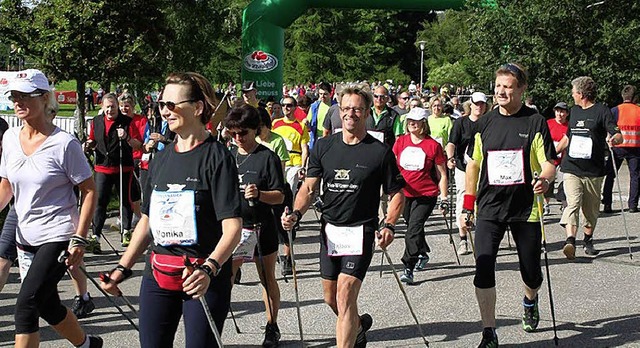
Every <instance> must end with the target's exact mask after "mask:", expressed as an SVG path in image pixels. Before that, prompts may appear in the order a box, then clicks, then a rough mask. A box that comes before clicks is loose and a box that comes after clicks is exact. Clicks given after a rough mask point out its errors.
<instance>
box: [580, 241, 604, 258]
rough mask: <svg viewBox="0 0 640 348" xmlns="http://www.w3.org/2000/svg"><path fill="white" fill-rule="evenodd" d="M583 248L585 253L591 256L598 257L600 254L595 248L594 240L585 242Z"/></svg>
mask: <svg viewBox="0 0 640 348" xmlns="http://www.w3.org/2000/svg"><path fill="white" fill-rule="evenodd" d="M583 248H584V253H585V254H587V255H589V256H596V255H598V254H600V250H597V249H596V248H594V247H593V239H589V240H588V241H585V242H584V247H583Z"/></svg>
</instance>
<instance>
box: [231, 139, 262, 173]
mask: <svg viewBox="0 0 640 348" xmlns="http://www.w3.org/2000/svg"><path fill="white" fill-rule="evenodd" d="M257 148H258V144H255V145H254V146H253V148H252V149H251V151H248V154H247V155H246V156H247V157H245V158H244V159H243V160H242V162H238V155H240V148H238V150H237V151H236V167H237V168H238V169H240V166H241V165H243V164H244V162H246V161H247V160H248V159H249V157H251V155H253V152H254V151H255V150H256V149H257ZM242 156H244V155H242Z"/></svg>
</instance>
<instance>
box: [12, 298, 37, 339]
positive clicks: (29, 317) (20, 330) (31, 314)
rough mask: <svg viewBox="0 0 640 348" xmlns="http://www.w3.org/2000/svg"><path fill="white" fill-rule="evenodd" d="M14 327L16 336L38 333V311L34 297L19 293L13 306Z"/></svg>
mask: <svg viewBox="0 0 640 348" xmlns="http://www.w3.org/2000/svg"><path fill="white" fill-rule="evenodd" d="M15 326H16V333H17V334H30V333H34V332H37V331H38V328H39V327H38V310H37V306H36V303H35V295H34V294H32V293H28V294H27V293H22V292H21V293H20V294H18V299H17V301H16V306H15Z"/></svg>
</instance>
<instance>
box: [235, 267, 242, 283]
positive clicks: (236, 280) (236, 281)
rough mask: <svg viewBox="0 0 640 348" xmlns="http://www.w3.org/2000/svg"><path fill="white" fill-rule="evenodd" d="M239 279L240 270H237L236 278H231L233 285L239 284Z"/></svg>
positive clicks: (240, 277)
mask: <svg viewBox="0 0 640 348" xmlns="http://www.w3.org/2000/svg"><path fill="white" fill-rule="evenodd" d="M241 279H242V268H238V272H236V277H235V278H233V284H240V280H241Z"/></svg>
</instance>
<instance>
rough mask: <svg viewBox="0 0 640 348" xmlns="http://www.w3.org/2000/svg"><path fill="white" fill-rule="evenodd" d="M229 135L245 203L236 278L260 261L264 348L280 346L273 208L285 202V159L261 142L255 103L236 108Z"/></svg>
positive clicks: (231, 115)
mask: <svg viewBox="0 0 640 348" xmlns="http://www.w3.org/2000/svg"><path fill="white" fill-rule="evenodd" d="M224 124H225V126H226V127H227V129H228V131H227V134H229V135H231V137H232V138H233V140H234V142H235V144H236V145H237V146H234V147H233V148H232V149H231V153H232V154H233V155H234V156H235V158H236V165H237V166H238V175H239V177H240V180H239V181H240V186H239V192H240V193H241V194H242V195H244V198H245V199H244V200H242V221H243V226H242V227H243V228H242V240H241V241H240V244H238V247H237V248H236V250H235V252H234V254H233V278H231V279H235V273H236V272H237V271H238V269H239V268H240V266H241V265H242V263H243V262H244V261H250V260H253V259H255V258H256V257H257V259H256V268H257V270H258V274H259V276H260V282H261V283H262V286H263V293H262V298H263V300H264V303H265V308H266V315H267V325H266V327H265V337H264V341H263V343H262V346H263V347H277V346H278V342H279V340H280V329H279V328H278V323H277V318H278V310H279V309H280V289H279V288H278V283H277V281H276V275H275V269H276V256H277V254H278V231H277V229H276V223H275V219H274V216H273V211H272V207H273V206H274V205H278V204H281V203H282V202H283V201H284V193H283V192H284V174H283V172H282V165H281V163H282V162H281V160H280V158H279V157H278V155H276V154H275V153H274V152H273V151H271V150H269V148H267V147H266V146H264V145H262V144H260V143H258V142H257V141H256V136H258V135H259V133H260V124H261V120H260V114H259V113H258V111H257V110H256V109H255V108H254V107H252V106H250V105H246V104H245V105H242V106H240V107H237V108H233V109H232V110H231V111H230V112H229V114H228V115H227V117H226V118H225V120H224Z"/></svg>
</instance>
